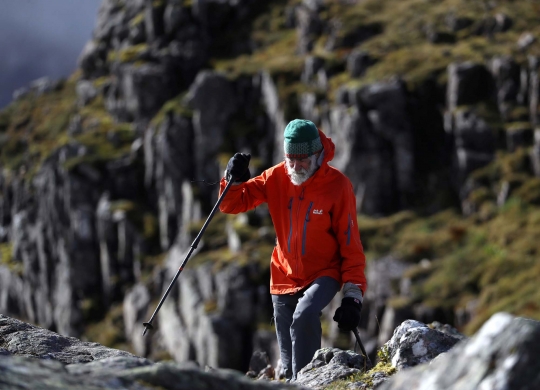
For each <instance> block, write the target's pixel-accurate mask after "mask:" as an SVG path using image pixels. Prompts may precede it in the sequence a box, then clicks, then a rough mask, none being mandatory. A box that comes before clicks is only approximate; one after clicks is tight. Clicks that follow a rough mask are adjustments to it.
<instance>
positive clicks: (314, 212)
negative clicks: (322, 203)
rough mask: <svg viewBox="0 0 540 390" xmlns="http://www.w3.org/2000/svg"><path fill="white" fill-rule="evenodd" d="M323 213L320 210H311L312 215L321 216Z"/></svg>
mask: <svg viewBox="0 0 540 390" xmlns="http://www.w3.org/2000/svg"><path fill="white" fill-rule="evenodd" d="M322 213H323V211H322V210H316V209H315V210H313V214H318V215H322Z"/></svg>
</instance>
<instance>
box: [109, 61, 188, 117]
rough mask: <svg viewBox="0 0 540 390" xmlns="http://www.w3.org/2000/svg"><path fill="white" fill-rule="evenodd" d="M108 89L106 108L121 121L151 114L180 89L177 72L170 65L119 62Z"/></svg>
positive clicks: (150, 115) (151, 115)
mask: <svg viewBox="0 0 540 390" xmlns="http://www.w3.org/2000/svg"><path fill="white" fill-rule="evenodd" d="M115 73H116V78H115V81H114V82H112V83H111V87H110V88H109V91H108V93H107V99H106V107H107V110H108V111H109V112H110V113H111V114H113V115H114V116H115V117H116V118H118V119H119V120H121V121H132V120H144V119H147V120H148V119H150V118H152V117H153V116H154V115H155V114H156V113H157V111H158V110H159V109H160V108H161V106H162V105H163V103H165V102H166V101H167V100H169V99H171V98H172V97H174V96H175V95H176V94H178V93H179V92H180V85H179V81H178V77H177V74H176V73H177V72H175V71H174V70H173V69H171V68H170V67H169V66H167V65H162V64H151V63H146V64H143V65H141V66H135V65H132V64H122V65H119V66H118V67H117V69H116V71H115Z"/></svg>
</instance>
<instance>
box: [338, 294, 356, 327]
mask: <svg viewBox="0 0 540 390" xmlns="http://www.w3.org/2000/svg"><path fill="white" fill-rule="evenodd" d="M361 310H362V302H360V301H359V300H358V299H356V298H343V299H342V300H341V306H340V307H338V309H337V310H336V313H335V314H334V321H336V322H337V323H338V328H339V329H343V330H353V329H355V328H357V327H358V324H359V323H360V311H361Z"/></svg>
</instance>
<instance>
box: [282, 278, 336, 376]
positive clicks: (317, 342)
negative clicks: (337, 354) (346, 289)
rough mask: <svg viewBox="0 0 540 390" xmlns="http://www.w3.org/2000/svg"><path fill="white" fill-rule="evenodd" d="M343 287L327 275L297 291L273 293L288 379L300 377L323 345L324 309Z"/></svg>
mask: <svg viewBox="0 0 540 390" xmlns="http://www.w3.org/2000/svg"><path fill="white" fill-rule="evenodd" d="M339 289H340V284H339V282H338V281H337V280H335V279H334V278H331V277H329V276H323V277H321V278H318V279H316V280H315V281H314V282H313V283H311V284H310V285H309V286H308V287H307V288H306V289H304V290H301V291H299V292H297V293H296V294H284V295H272V303H273V305H274V318H275V323H276V334H277V340H278V344H279V350H280V354H281V363H282V365H283V368H284V369H285V377H286V378H287V379H289V378H296V374H298V371H300V370H301V369H302V368H304V367H305V366H306V365H307V364H308V363H309V362H310V361H311V359H312V358H313V355H314V354H315V352H316V351H317V350H318V349H320V348H321V336H322V329H321V319H320V317H321V311H322V309H324V308H325V307H326V305H328V304H329V303H330V302H331V301H332V298H334V296H335V295H336V293H337V292H338V291H339Z"/></svg>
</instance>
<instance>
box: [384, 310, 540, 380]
mask: <svg viewBox="0 0 540 390" xmlns="http://www.w3.org/2000/svg"><path fill="white" fill-rule="evenodd" d="M539 339H540V323H539V322H537V321H533V320H530V319H525V318H519V317H514V316H512V315H510V314H507V313H497V314H495V315H493V316H492V317H491V318H490V319H489V320H488V321H487V322H486V323H485V324H484V325H483V326H482V328H481V329H480V330H479V331H478V332H477V333H476V334H475V335H474V336H473V337H472V338H471V339H469V340H467V341H463V342H461V343H459V344H458V345H456V346H455V347H454V348H452V349H451V350H450V351H448V352H447V353H445V354H444V355H441V356H440V357H439V358H437V359H435V360H434V361H433V362H432V363H431V364H429V365H427V364H422V365H420V366H417V367H414V368H412V369H409V370H403V371H402V372H400V373H398V374H397V375H395V376H394V377H393V378H391V379H390V380H389V381H388V382H386V383H384V384H383V385H382V386H381V387H380V389H382V390H399V389H403V390H405V389H407V390H410V389H415V390H424V389H426V390H427V389H434V388H436V389H441V390H450V389H460V390H469V389H471V390H472V389H483V388H487V389H516V390H525V389H531V390H532V389H536V388H539V387H540V374H539V373H540V366H539V361H538V360H537V359H536V358H535V356H537V355H538V340H539Z"/></svg>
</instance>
